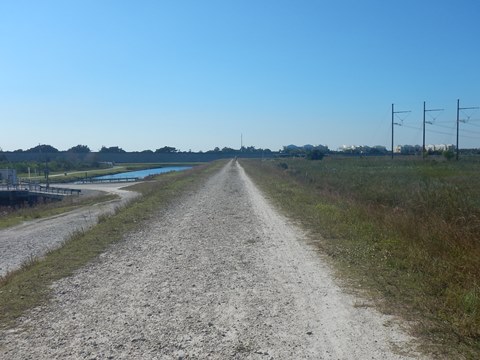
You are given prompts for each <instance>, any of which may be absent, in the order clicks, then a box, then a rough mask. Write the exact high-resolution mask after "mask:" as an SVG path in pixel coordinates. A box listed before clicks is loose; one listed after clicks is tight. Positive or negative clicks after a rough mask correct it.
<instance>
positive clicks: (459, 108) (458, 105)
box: [457, 99, 480, 160]
mask: <svg viewBox="0 0 480 360" xmlns="http://www.w3.org/2000/svg"><path fill="white" fill-rule="evenodd" d="M473 109H480V107H478V106H475V107H462V108H461V107H460V99H457V160H458V156H459V151H460V150H459V148H458V132H459V129H460V121H461V120H460V110H473ZM462 122H465V120H462Z"/></svg>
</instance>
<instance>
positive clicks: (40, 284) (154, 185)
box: [0, 162, 223, 327]
mask: <svg viewBox="0 0 480 360" xmlns="http://www.w3.org/2000/svg"><path fill="white" fill-rule="evenodd" d="M222 164H223V163H222V162H215V163H210V164H208V165H202V166H198V167H195V168H194V169H192V170H188V171H182V172H176V173H168V174H163V175H159V176H158V177H156V178H155V179H154V180H151V181H146V182H142V183H139V184H135V185H132V190H135V191H138V192H141V193H142V195H143V196H142V197H140V198H139V199H137V200H135V201H133V202H131V203H130V204H128V206H126V207H123V208H120V209H118V210H117V211H116V213H115V214H114V215H112V216H104V217H102V218H101V219H100V221H99V224H98V225H97V226H95V227H94V228H92V229H91V230H88V231H86V232H80V233H77V234H74V235H73V236H72V238H71V239H70V240H68V241H66V242H65V244H64V245H63V246H62V247H61V248H59V249H56V250H54V251H51V252H50V253H48V254H47V255H46V257H45V258H44V259H42V260H38V259H32V260H31V261H30V262H28V263H26V264H24V266H23V267H22V269H20V270H18V271H16V272H13V273H10V274H8V275H7V276H6V277H4V278H0V326H2V327H8V326H11V325H13V324H14V322H15V320H16V319H17V318H18V317H19V316H21V315H22V314H24V313H25V311H26V310H28V309H31V308H33V307H35V306H38V305H41V304H43V303H45V302H47V301H48V299H49V296H50V284H52V283H53V282H54V281H55V280H58V279H60V278H62V277H65V276H69V275H71V274H72V273H73V272H74V271H75V270H76V269H78V268H80V267H82V266H84V265H86V264H87V263H89V262H90V261H93V260H94V259H95V258H96V257H97V256H98V255H99V254H100V253H102V252H103V251H105V250H106V249H107V248H108V247H109V246H111V245H112V244H114V243H116V242H118V241H121V240H122V239H124V238H125V236H126V235H127V234H128V233H129V232H130V231H135V230H136V229H139V228H141V227H142V226H143V225H144V223H145V222H146V221H149V220H151V219H152V218H153V217H154V216H156V214H158V213H157V211H158V210H159V209H160V208H162V207H166V206H168V204H169V203H170V202H171V201H173V200H174V199H176V198H178V197H179V196H181V195H182V194H183V193H184V192H185V191H186V190H188V189H192V188H193V187H194V186H198V184H201V182H202V181H203V179H205V178H206V177H207V176H209V174H211V173H212V172H214V171H216V170H217V169H218V168H219V167H220V166H221V165H222Z"/></svg>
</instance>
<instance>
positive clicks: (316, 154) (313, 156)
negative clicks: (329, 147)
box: [307, 149, 325, 160]
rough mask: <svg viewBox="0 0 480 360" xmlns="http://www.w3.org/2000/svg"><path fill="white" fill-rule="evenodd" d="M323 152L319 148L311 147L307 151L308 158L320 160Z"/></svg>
mask: <svg viewBox="0 0 480 360" xmlns="http://www.w3.org/2000/svg"><path fill="white" fill-rule="evenodd" d="M324 156H325V154H324V153H323V152H322V151H320V150H319V149H313V150H312V151H309V152H308V153H307V159H308V160H322V159H323V157H324Z"/></svg>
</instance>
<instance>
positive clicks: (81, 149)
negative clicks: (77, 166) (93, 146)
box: [67, 145, 91, 154]
mask: <svg viewBox="0 0 480 360" xmlns="http://www.w3.org/2000/svg"><path fill="white" fill-rule="evenodd" d="M67 151H68V152H72V153H76V154H87V153H89V152H90V151H91V150H90V148H89V147H88V146H87V145H77V146H74V147H71V148H70V149H68V150H67Z"/></svg>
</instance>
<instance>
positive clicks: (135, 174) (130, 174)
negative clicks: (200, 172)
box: [94, 166, 192, 179]
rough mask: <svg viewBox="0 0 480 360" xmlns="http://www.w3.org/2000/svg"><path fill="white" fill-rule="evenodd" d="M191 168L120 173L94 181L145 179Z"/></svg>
mask: <svg viewBox="0 0 480 360" xmlns="http://www.w3.org/2000/svg"><path fill="white" fill-rule="evenodd" d="M191 168H192V167H191V166H165V167H161V168H154V169H145V170H136V171H128V172H123V173H118V174H114V175H103V176H97V177H95V178H94V179H123V178H139V179H143V178H144V177H146V176H149V175H158V174H164V173H167V172H172V171H183V170H188V169H191Z"/></svg>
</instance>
